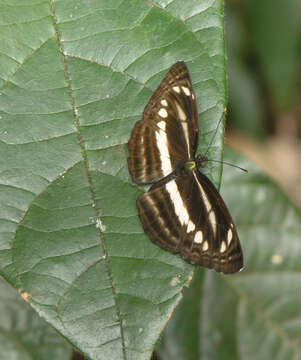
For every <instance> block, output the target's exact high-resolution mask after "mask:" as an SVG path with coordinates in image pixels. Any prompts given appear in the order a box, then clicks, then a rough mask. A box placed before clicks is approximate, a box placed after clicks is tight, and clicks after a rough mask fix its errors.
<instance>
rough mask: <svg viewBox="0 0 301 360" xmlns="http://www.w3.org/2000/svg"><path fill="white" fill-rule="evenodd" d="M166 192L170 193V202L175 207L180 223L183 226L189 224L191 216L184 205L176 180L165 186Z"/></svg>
mask: <svg viewBox="0 0 301 360" xmlns="http://www.w3.org/2000/svg"><path fill="white" fill-rule="evenodd" d="M165 188H166V190H167V191H168V193H169V196H170V200H171V202H172V204H173V207H174V209H175V212H176V215H177V217H178V218H179V221H180V223H181V225H185V224H188V221H189V215H188V212H187V210H186V207H185V205H184V202H183V200H182V198H181V195H180V193H179V189H178V185H177V183H176V182H175V180H172V181H169V182H168V183H167V184H166V185H165Z"/></svg>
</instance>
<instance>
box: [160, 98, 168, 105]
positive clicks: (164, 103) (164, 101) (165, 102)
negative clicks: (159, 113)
mask: <svg viewBox="0 0 301 360" xmlns="http://www.w3.org/2000/svg"><path fill="white" fill-rule="evenodd" d="M160 102H161V105H163V106H167V105H168V104H167V101H166V100H165V99H162V100H161V101H160Z"/></svg>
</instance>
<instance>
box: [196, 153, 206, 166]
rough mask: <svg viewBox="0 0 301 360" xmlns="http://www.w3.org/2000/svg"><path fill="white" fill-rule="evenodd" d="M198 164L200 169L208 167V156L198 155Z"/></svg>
mask: <svg viewBox="0 0 301 360" xmlns="http://www.w3.org/2000/svg"><path fill="white" fill-rule="evenodd" d="M196 163H197V166H198V167H202V168H204V167H206V166H207V164H208V158H207V156H205V155H201V154H198V155H197V156H196Z"/></svg>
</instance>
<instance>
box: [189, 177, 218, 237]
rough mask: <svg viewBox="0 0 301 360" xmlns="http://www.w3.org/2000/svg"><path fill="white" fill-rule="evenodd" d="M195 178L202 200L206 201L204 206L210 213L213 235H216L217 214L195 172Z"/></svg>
mask: <svg viewBox="0 0 301 360" xmlns="http://www.w3.org/2000/svg"><path fill="white" fill-rule="evenodd" d="M193 176H194V178H195V181H196V182H197V184H198V187H199V189H200V192H201V194H202V199H203V201H204V204H205V207H206V210H207V213H208V216H209V221H210V224H211V226H212V229H213V233H214V235H216V216H215V213H214V211H213V210H212V207H211V204H210V202H209V199H208V197H207V195H206V193H205V191H204V189H203V187H202V185H201V184H200V183H199V181H198V178H197V177H196V174H195V172H193Z"/></svg>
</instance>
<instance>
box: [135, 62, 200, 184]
mask: <svg viewBox="0 0 301 360" xmlns="http://www.w3.org/2000/svg"><path fill="white" fill-rule="evenodd" d="M198 132H199V128H198V113H197V105H196V101H195V94H194V91H193V88H192V83H191V80H190V76H189V73H188V69H187V67H186V65H185V64H184V63H183V62H179V63H176V64H175V65H174V66H173V67H172V68H171V69H170V71H169V72H168V73H167V75H166V77H165V78H164V80H163V81H162V82H161V84H160V86H159V87H158V89H157V90H156V91H155V93H154V94H153V96H152V97H151V99H150V101H149V103H148V105H147V106H146V108H145V110H144V113H143V119H142V120H141V121H138V122H137V123H136V125H135V127H134V129H133V132H132V135H131V139H130V141H129V152H130V156H129V158H128V165H129V170H130V173H131V176H132V179H133V181H134V182H136V183H150V182H155V181H158V180H160V179H162V178H164V177H165V176H167V175H169V174H170V173H171V172H173V171H174V170H175V169H176V168H177V166H178V165H179V164H180V163H181V162H183V159H187V158H192V157H193V156H194V154H195V151H196V148H197V144H198Z"/></svg>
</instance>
